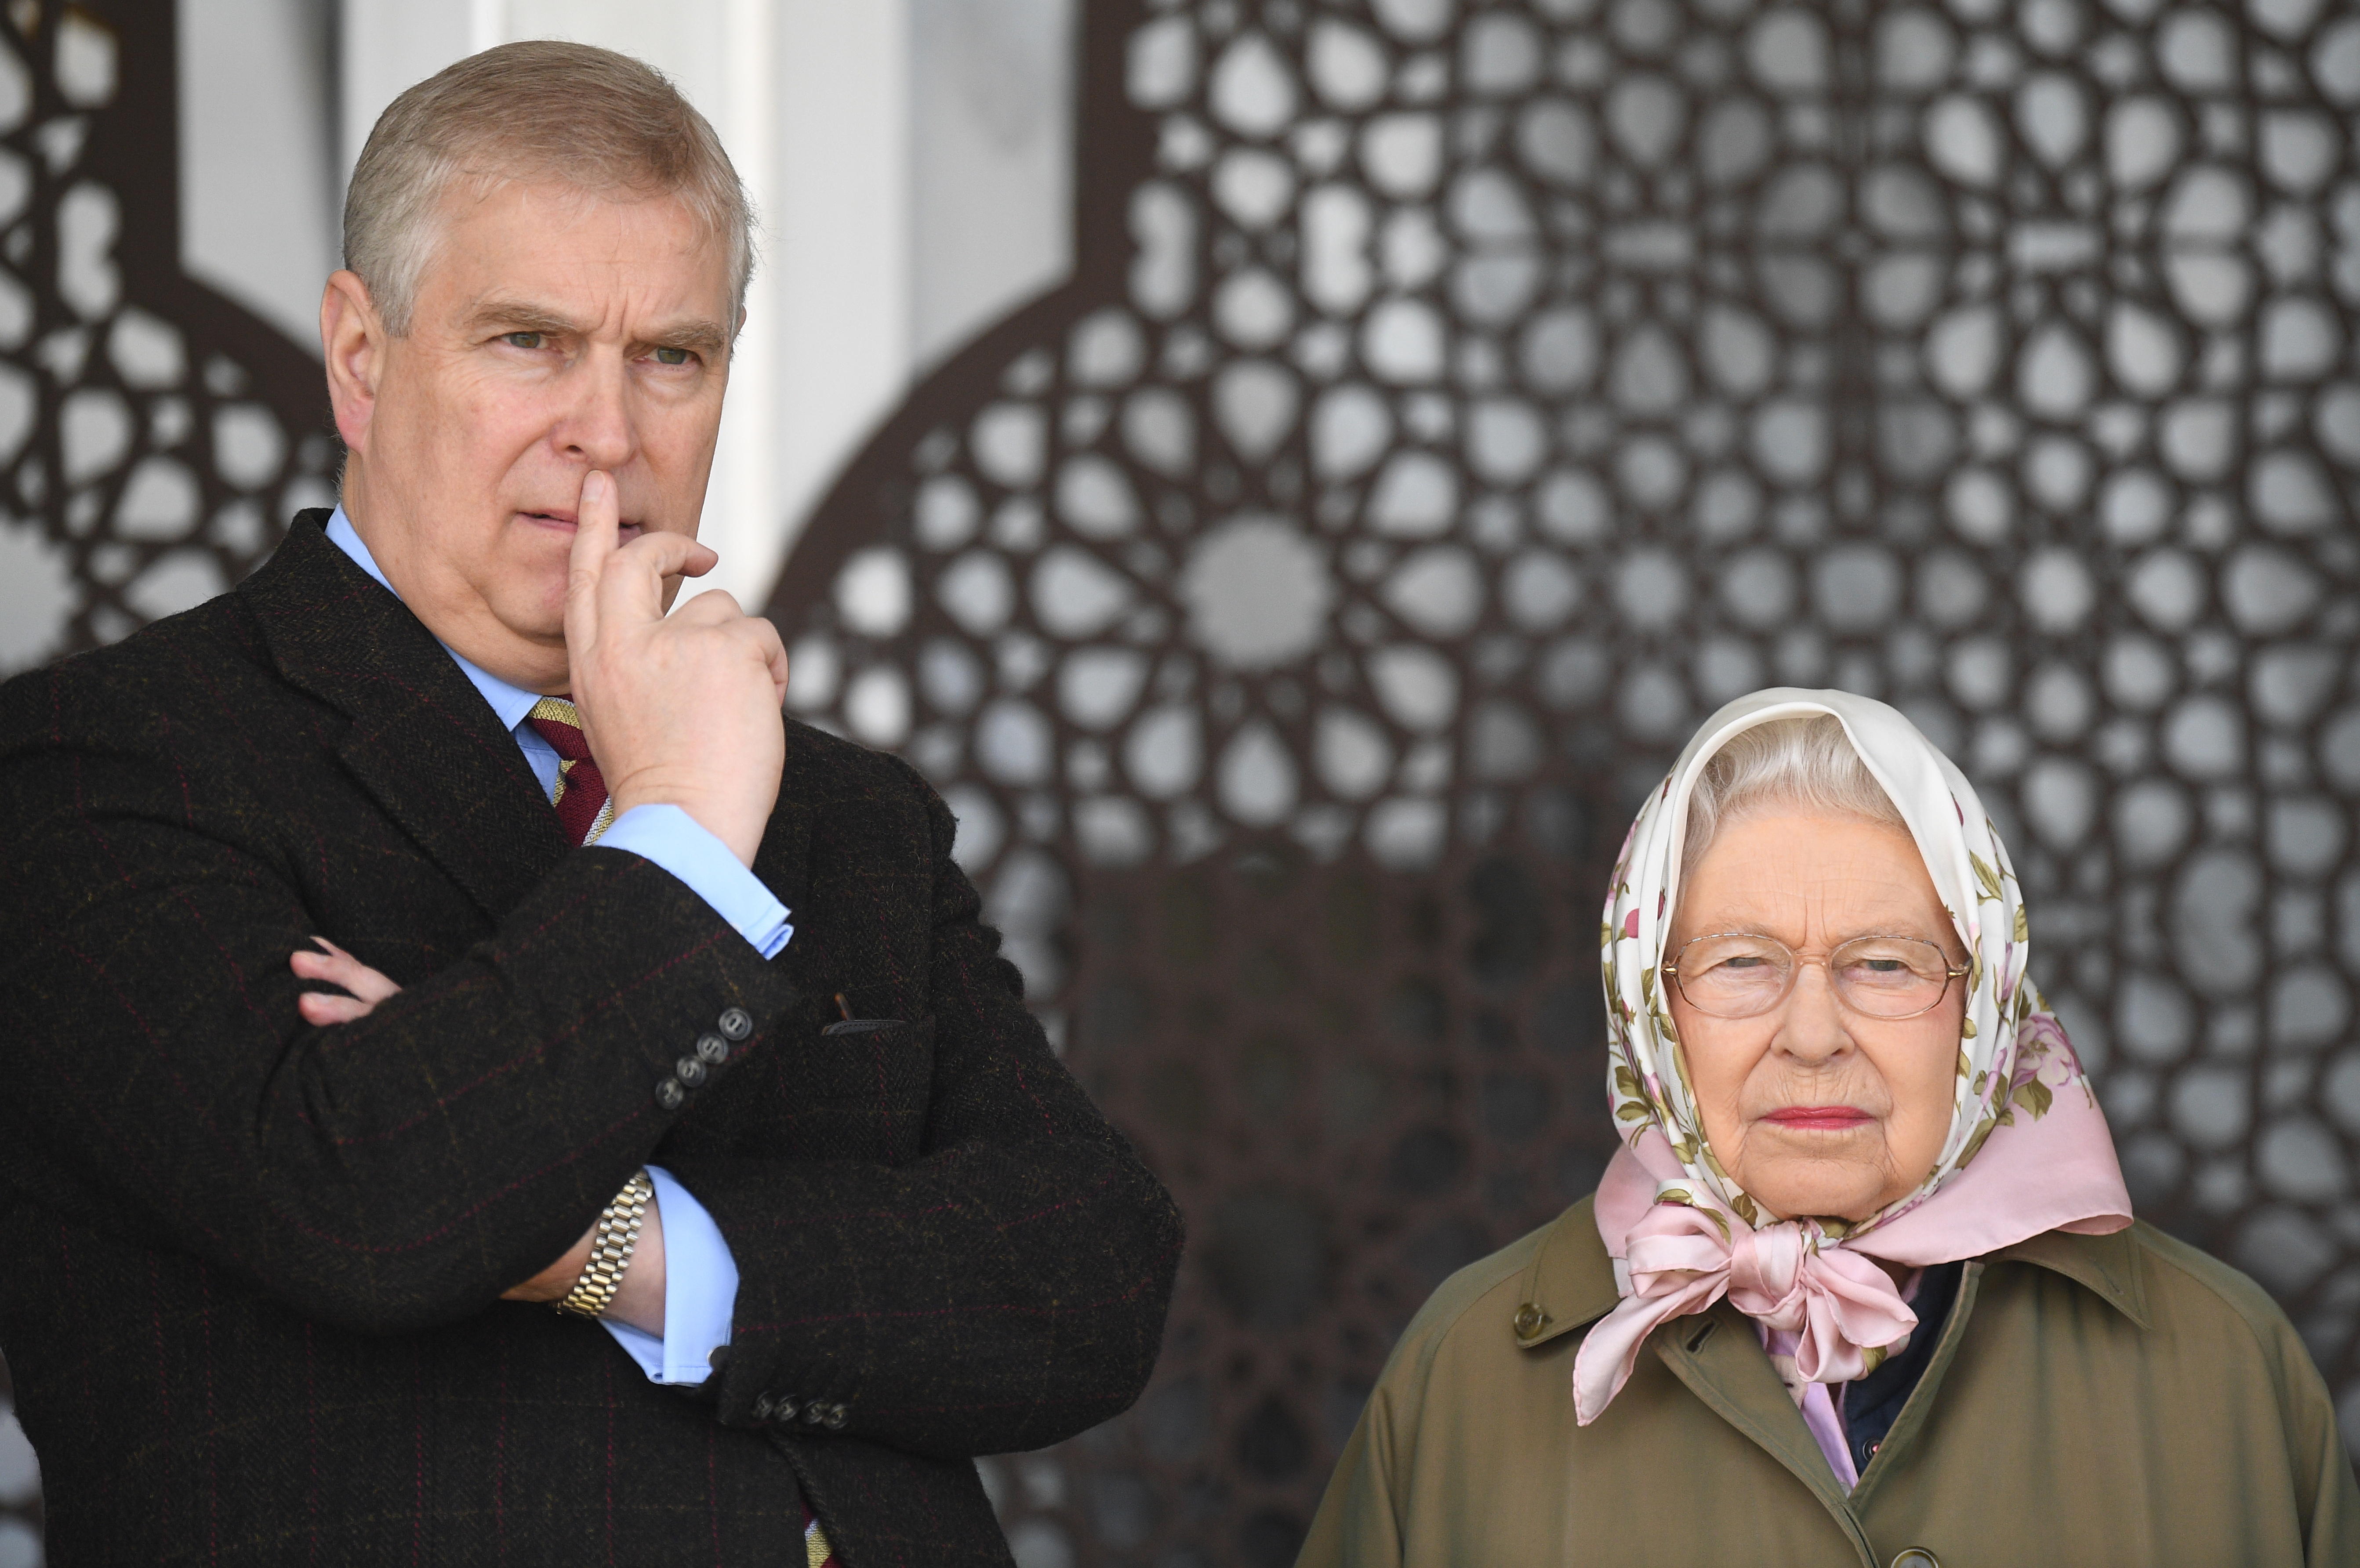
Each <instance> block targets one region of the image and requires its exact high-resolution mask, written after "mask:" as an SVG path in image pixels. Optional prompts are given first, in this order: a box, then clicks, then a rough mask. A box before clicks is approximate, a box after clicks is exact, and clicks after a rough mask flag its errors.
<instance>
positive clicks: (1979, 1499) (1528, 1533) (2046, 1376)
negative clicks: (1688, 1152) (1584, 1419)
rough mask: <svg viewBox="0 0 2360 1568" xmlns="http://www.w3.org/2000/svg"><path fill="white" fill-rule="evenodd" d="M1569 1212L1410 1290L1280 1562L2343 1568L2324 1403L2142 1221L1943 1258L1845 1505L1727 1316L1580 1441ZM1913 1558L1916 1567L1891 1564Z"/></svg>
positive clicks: (1582, 1311)
mask: <svg viewBox="0 0 2360 1568" xmlns="http://www.w3.org/2000/svg"><path fill="white" fill-rule="evenodd" d="M1615 1299H1616V1298H1615V1290H1614V1276H1613V1272H1612V1267H1611V1265H1610V1263H1609V1261H1608V1259H1607V1256H1606V1249H1605V1247H1603V1246H1602V1245H1601V1243H1600V1241H1599V1236H1598V1227H1597V1225H1596V1223H1595V1222H1594V1220H1593V1219H1592V1218H1591V1214H1590V1201H1589V1200H1588V1199H1584V1200H1583V1201H1582V1202H1580V1203H1577V1204H1575V1205H1574V1206H1573V1207H1572V1208H1571V1209H1568V1210H1567V1211H1566V1213H1565V1214H1563V1215H1561V1216H1559V1217H1558V1219H1557V1221H1556V1222H1555V1223H1554V1224H1552V1225H1547V1226H1545V1227H1544V1228H1542V1229H1540V1230H1537V1231H1535V1232H1534V1233H1533V1234H1532V1235H1530V1236H1526V1237H1524V1239H1523V1240H1522V1241H1519V1242H1517V1243H1515V1244H1514V1245H1513V1246H1512V1247H1508V1248H1507V1249H1506V1250H1504V1251H1502V1252H1498V1253H1494V1254H1493V1255H1492V1256H1491V1257H1490V1258H1485V1259H1483V1260H1482V1261H1481V1262H1480V1263H1476V1264H1473V1265H1471V1266H1470V1267H1468V1268H1466V1269H1461V1270H1460V1271H1459V1273H1458V1274H1456V1275H1454V1276H1452V1277H1451V1278H1450V1279H1448V1281H1446V1282H1445V1283H1444V1285H1443V1287H1442V1288H1441V1289H1440V1290H1437V1291H1436V1292H1435V1294H1434V1299H1433V1300H1432V1301H1428V1302H1427V1303H1426V1307H1425V1309H1424V1310H1423V1311H1422V1312H1419V1313H1418V1315H1417V1318H1416V1320H1415V1322H1413V1323H1411V1324H1410V1326H1409V1329H1408V1332H1407V1333H1405V1334H1403V1335H1402V1341H1401V1344H1400V1345H1397V1346H1395V1347H1394V1350H1393V1359H1392V1360H1391V1362H1390V1363H1388V1365H1387V1366H1386V1367H1385V1371H1384V1375H1383V1377H1382V1378H1381V1379H1379V1381H1378V1384H1377V1388H1376V1391H1375V1392H1374V1393H1373V1394H1372V1395H1371V1397H1370V1399H1369V1404H1368V1408H1367V1409H1366V1410H1363V1411H1362V1412H1361V1415H1360V1425H1359V1426H1358V1427H1357V1428H1355V1429H1354V1431H1353V1432H1352V1437H1351V1441H1350V1442H1349V1443H1348V1444H1347V1445H1346V1447H1345V1450H1344V1454H1343V1457H1342V1458H1341V1459H1340V1460H1339V1461H1338V1464H1337V1466H1336V1474H1335V1476H1334V1478H1333V1479H1332V1480H1330V1481H1329V1483H1328V1486H1327V1497H1326V1499H1325V1500H1324V1501H1323V1502H1322V1503H1321V1505H1320V1508H1319V1515H1318V1518H1317V1520H1315V1521H1314V1523H1313V1525H1312V1527H1311V1538H1310V1540H1309V1541H1308V1542H1307V1543H1306V1545H1305V1547H1304V1549H1303V1555H1302V1558H1301V1560H1300V1563H1299V1568H1342V1565H1346V1564H1349V1565H1350V1568H1380V1565H1383V1568H1391V1565H1393V1564H1402V1565H1404V1568H1476V1565H1480V1568H1541V1565H1542V1564H1547V1565H1549V1568H1572V1565H1574V1564H1582V1563H1601V1564H1603V1563H1612V1564H1615V1565H1617V1568H1624V1565H1633V1564H1642V1563H1661V1564H1666V1565H1667V1568H1710V1565H1711V1564H1716V1563H1808V1564H1820V1563H1826V1564H1846V1563H1858V1564H1860V1565H1861V1568H1886V1565H1888V1564H1890V1563H1892V1562H1893V1561H1894V1559H1895V1558H1896V1556H1898V1555H1900V1554H1901V1553H1903V1552H1907V1551H1908V1550H1909V1549H1910V1548H1912V1547H1916V1548H1921V1549H1923V1550H1924V1551H1926V1552H1929V1553H1931V1554H1932V1556H1933V1557H1934V1558H1935V1559H1936V1560H1937V1561H1938V1562H1939V1565H1940V1568H2002V1565H2005V1568H2015V1565H2020V1564H2041V1563H2059V1564H2071V1565H2073V1568H2096V1565H2098V1564H2103V1563H2120V1564H2124V1565H2125V1568H2166V1565H2169V1564H2181V1563H2184V1564H2188V1565H2190V1568H2222V1565H2223V1564H2242V1563H2256V1564H2279V1563H2284V1564H2295V1563H2311V1564H2325V1563H2335V1564H2343V1565H2360V1490H2355V1486H2354V1484H2353V1476H2352V1467H2351V1464H2350V1462H2349V1460H2348V1459H2347V1458H2346V1456H2345V1454H2344V1445H2343V1443H2342V1442H2341V1441H2340V1440H2339V1439H2338V1437H2337V1435H2336V1430H2335V1412H2334V1410H2333V1406H2332V1404H2331V1402H2330V1401H2329V1399H2328V1395H2327V1388H2326V1386H2325V1385H2324V1384H2323V1383H2322V1381H2321V1378H2320V1376H2319V1373H2318V1370H2317V1369H2316V1368H2315V1367H2313V1366H2312V1365H2311V1357H2310V1356H2309V1354H2308V1353H2307V1352H2306V1351H2305V1350H2304V1348H2303V1345H2302V1342H2301V1341H2300V1339H2298V1338H2297V1337H2296V1336H2295V1333H2294V1330H2293V1328H2292V1326H2291V1325H2289V1323H2288V1322H2287V1320H2286V1317H2285V1314H2284V1313H2282V1312H2279V1311H2278V1306H2277V1304H2276V1303H2275V1302H2273V1301H2271V1300H2270V1299H2269V1298H2268V1297H2267V1296H2266V1295H2264V1294H2263V1293H2262V1291H2261V1290H2260V1288H2259V1287H2257V1286H2256V1285H2255V1284H2254V1283H2253V1282H2252V1281H2251V1280H2249V1279H2246V1278H2245V1276H2244V1275H2242V1274H2239V1273H2238V1272H2236V1271H2235V1270H2234V1269H2230V1268H2229V1267H2227V1266H2226V1265H2225V1264H2222V1263H2219V1262H2216V1261H2214V1260H2213V1259H2212V1258H2208V1257H2206V1256H2205V1255H2204V1254H2202V1253H2201V1252H2198V1251H2197V1250H2195V1249H2194V1248H2193V1247H2187V1246H2184V1245H2182V1244H2181V1243H2180V1242H2177V1241H2174V1240H2173V1239H2171V1238H2170V1237H2169V1236H2165V1235H2164V1234H2163V1233H2161V1232H2160V1231H2158V1230H2156V1229H2155V1228H2153V1227H2152V1226H2150V1225H2134V1226H2133V1227H2132V1228H2130V1229H2129V1230H2126V1231H2122V1232H2119V1233H2117V1234H2116V1235H2114V1236H2068V1235H2065V1234H2063V1233H2061V1232H2050V1233H2049V1234H2048V1235H2046V1236H2035V1237H2034V1238H2032V1239H2031V1240H2030V1241H2027V1242H2024V1243H2021V1244H2019V1245H2017V1246H2015V1247H2008V1248H2006V1249H2005V1250H2004V1251H2000V1252H1997V1253H1994V1254H1993V1255H1991V1256H1990V1257H1988V1258H1979V1259H1976V1260H1974V1261H1972V1262H1970V1263H1969V1264H1968V1265H1967V1268H1966V1273H1965V1277H1964V1279H1962V1280H1961V1284H1960V1287H1959V1297H1958V1304H1957V1306H1956V1307H1955V1308H1954V1309H1953V1310H1952V1312H1951V1314H1950V1320H1949V1321H1948V1323H1945V1324H1943V1325H1942V1327H1941V1330H1940V1333H1941V1338H1940V1340H1939V1343H1938V1344H1937V1345H1936V1348H1935V1352H1934V1359H1933V1361H1932V1364H1931V1365H1930V1366H1929V1367H1928V1368H1927V1370H1926V1374H1925V1377H1924V1379H1923V1380H1922V1381H1921V1382H1920V1383H1919V1384H1918V1386H1917V1390H1916V1391H1915V1392H1914V1393H1913V1394H1911V1395H1910V1397H1909V1402H1908V1404H1907V1406H1906V1407H1905V1408H1904V1409H1903V1410H1902V1412H1901V1417H1900V1419H1899V1420H1898V1421H1896V1423H1895V1424H1894V1427H1893V1431H1892V1433H1891V1434H1890V1435H1889V1436H1888V1437H1887V1438H1886V1439H1885V1443H1884V1446H1883V1447H1882V1448H1881V1449H1880V1450H1879V1451H1878V1453H1877V1454H1876V1456H1875V1457H1874V1459H1873V1460H1871V1461H1870V1463H1869V1466H1868V1469H1867V1472H1866V1473H1865V1474H1864V1475H1862V1476H1861V1481H1860V1485H1859V1486H1858V1487H1857V1488H1855V1489H1853V1490H1852V1491H1851V1492H1849V1493H1847V1492H1846V1491H1845V1490H1844V1488H1843V1486H1841V1483H1839V1482H1838V1481H1837V1480H1836V1477H1835V1475H1834V1473H1833V1472H1832V1471H1831V1470H1830V1468H1829V1466H1828V1462H1827V1460H1826V1458H1825V1457H1823V1456H1822V1455H1821V1454H1820V1453H1819V1446H1818V1444H1817V1443H1814V1442H1813V1441H1812V1439H1811V1434H1810V1432H1808V1429H1806V1428H1805V1426H1804V1425H1803V1418H1802V1414H1801V1412H1800V1411H1798V1410H1797V1409H1796V1408H1795V1404H1794V1401H1793V1400H1792V1399H1790V1398H1789V1397H1788V1396H1787V1394H1786V1389H1785V1388H1783V1387H1781V1386H1780V1384H1779V1382H1778V1378H1777V1376H1776V1374H1775V1373H1774V1372H1773V1371H1772V1370H1771V1367H1770V1362H1769V1358H1768V1357H1767V1356H1765V1355H1764V1354H1763V1350H1762V1343H1761V1340H1760V1338H1759V1337H1758V1335H1757V1334H1756V1332H1755V1330H1754V1325H1753V1324H1752V1323H1750V1322H1749V1321H1747V1319H1746V1318H1744V1317H1743V1315H1742V1314H1740V1313H1739V1312H1737V1310H1736V1309H1735V1308H1734V1307H1732V1306H1731V1305H1730V1304H1729V1303H1728V1302H1727V1301H1721V1302H1720V1303H1718V1304H1716V1305H1715V1306H1714V1307H1713V1308H1712V1310H1711V1311H1710V1312H1704V1313H1699V1314H1698V1315H1696V1316H1692V1317H1685V1318H1676V1319H1674V1320H1673V1321H1672V1322H1670V1323H1666V1324H1665V1325H1664V1326H1663V1327H1662V1328H1660V1329H1658V1330H1657V1331H1656V1332H1655V1334H1654V1335H1653V1336H1652V1337H1651V1338H1650V1339H1649V1341H1648V1342H1647V1345H1645V1347H1644V1348H1643V1349H1642V1350H1641V1352H1640V1355H1639V1362H1638V1367H1637V1369H1636V1370H1635V1371H1634V1372H1633V1374H1632V1375H1631V1380H1630V1382H1629V1383H1628V1384H1627V1385H1625V1386H1624V1388H1623V1389H1622V1393H1621V1394H1619V1395H1618V1396H1616V1398H1615V1399H1614V1402H1613V1403H1612V1405H1611V1406H1609V1407H1608V1408H1607V1410H1606V1411H1605V1413H1603V1414H1602V1415H1601V1416H1600V1417H1599V1419H1598V1420H1597V1421H1595V1422H1594V1423H1593V1424H1591V1425H1590V1426H1589V1427H1587V1428H1584V1427H1579V1426H1576V1425H1575V1424H1574V1419H1573V1394H1572V1386H1571V1378H1572V1374H1573V1358H1574V1354H1575V1352H1576V1351H1577V1350H1578V1349H1579V1347H1580V1345H1581V1341H1582V1337H1583V1335H1582V1332H1581V1331H1582V1330H1584V1329H1585V1328H1587V1326H1588V1325H1589V1324H1590V1323H1594V1322H1595V1321H1596V1320H1597V1319H1598V1318H1599V1317H1601V1315H1603V1314H1604V1313H1605V1312H1608V1311H1610V1310H1611V1309H1612V1307H1613V1305H1614V1303H1615ZM1910 1561H1911V1563H1913V1564H1915V1563H1920V1562H1921V1561H1922V1560H1920V1559H1915V1558H1913V1559H1911V1560H1910Z"/></svg>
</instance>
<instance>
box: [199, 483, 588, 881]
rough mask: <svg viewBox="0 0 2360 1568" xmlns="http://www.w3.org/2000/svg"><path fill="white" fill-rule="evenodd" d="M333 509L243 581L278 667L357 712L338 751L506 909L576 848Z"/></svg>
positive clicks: (394, 810)
mask: <svg viewBox="0 0 2360 1568" xmlns="http://www.w3.org/2000/svg"><path fill="white" fill-rule="evenodd" d="M327 518H328V514H327V513H326V512H324V511H307V512H303V513H300V514H299V515H298V516H297V517H296V519H295V523H294V526H293V527H292V528H290V530H289V531H288V535H287V539H286V542H285V543H283V544H281V545H280V546H279V550H278V552H277V553H276V554H275V555H273V556H272V557H271V558H270V560H269V561H268V562H267V563H265V564H264V566H263V567H262V569H261V570H260V571H258V572H256V573H255V574H254V575H253V576H252V577H250V578H248V579H247V580H246V583H244V584H243V585H242V586H241V587H240V589H239V593H241V594H242V595H243V596H244V598H245V600H246V604H247V605H248V606H249V607H250V608H251V609H252V610H253V612H254V615H255V618H256V620H257V623H258V624H259V626H261V629H262V635H263V637H264V640H265V641H266V642H267V643H268V646H269V648H270V654H271V658H272V659H273V660H274V661H275V662H276V663H277V665H278V667H279V673H280V674H281V675H282V676H283V677H285V679H286V680H287V681H288V682H289V683H290V684H291V685H293V686H294V687H296V688H297V689H298V690H300V691H306V692H308V693H310V694H311V696H313V697H316V698H318V699H319V700H320V701H321V702H325V703H327V704H328V705H329V706H330V707H332V708H334V709H335V710H337V711H338V712H339V713H344V715H345V716H346V717H348V718H349V719H350V720H351V721H352V725H351V728H350V729H348V730H347V731H346V732H345V734H344V738H343V740H342V741H341V743H340V744H339V745H338V746H337V755H338V757H339V758H340V759H341V760H342V762H343V763H344V768H345V769H346V771H348V772H349V773H351V774H352V776H353V777H354V779H355V780H357V781H358V782H359V784H360V785H361V787H362V788H363V789H366V790H367V791H368V792H369V794H370V795H371V796H372V797H374V798H375V799H376V800H377V803H378V804H379V805H380V806H382V807H383V808H384V809H385V811H386V812H387V814H388V815H389V816H390V817H392V818H393V820H394V821H395V822H399V824H400V825H401V827H402V829H403V831H404V832H406V833H409V834H410V837H411V838H413V839H415V840H416V841H417V842H418V844H419V845H420V847H421V848H422V849H423V850H424V851H425V852H426V853H427V855H429V856H430V857H432V859H433V861H434V862H435V864H436V865H437V866H440V867H441V868H442V869H443V872H444V874H445V875H447V876H449V877H451V879H452V880H453V882H455V883H457V884H458V885H459V886H460V887H463V888H464V889H465V890H466V892H467V894H468V896H469V897H470V898H473V899H475V902H476V903H477V904H478V905H479V906H481V907H482V908H483V909H484V911H485V912H486V914H488V915H491V916H492V917H493V918H494V919H497V918H499V917H501V916H503V915H505V914H506V913H507V912H508V910H509V909H513V908H514V907H515V906H516V905H517V904H518V903H519V901H520V900H521V899H522V898H524V896H525V895H526V894H527V893H529V892H530V891H531V890H532V888H533V887H535V886H536V885H537V884H538V883H539V882H540V881H541V879H542V878H543V877H547V876H548V875H549V873H550V872H551V871H552V870H553V869H555V867H556V866H557V863H558V862H559V861H560V860H561V859H562V858H563V856H564V855H565V852H566V850H567V848H568V847H569V846H568V844H566V841H565V834H564V832H563V829H561V828H560V827H559V826H558V823H557V814H556V813H555V812H554V811H551V810H550V809H549V800H548V797H547V796H545V795H543V794H542V793H541V785H540V781H539V780H537V779H534V777H533V775H532V769H531V768H530V767H529V766H528V765H527V764H526V762H525V760H524V754H523V753H522V752H521V751H520V750H519V748H518V746H517V744H516V739H515V737H514V736H513V735H510V734H508V731H506V730H505V729H503V728H502V727H501V725H500V722H499V719H498V718H497V715H495V714H494V713H493V712H492V710H491V707H490V705H489V704H488V703H486V702H485V701H484V698H483V694H482V693H481V692H479V691H476V690H475V687H474V686H473V685H472V684H470V683H469V681H468V680H467V677H466V676H465V674H464V673H463V672H462V671H461V670H460V669H459V666H458V664H457V662H456V661H455V660H453V659H452V657H451V655H450V653H449V651H448V650H447V649H445V648H443V645H442V644H441V643H439V642H437V641H436V640H435V638H434V635H433V633H432V632H430V631H428V630H427V629H426V626H425V625H424V623H422V622H421V621H420V620H419V619H418V617H417V616H416V615H412V614H411V613H410V611H409V609H408V608H406V607H405V606H404V605H403V604H402V603H401V601H400V600H399V599H397V598H396V597H394V595H393V594H392V593H390V592H389V591H388V590H387V589H386V588H385V587H384V586H383V585H381V584H380V583H377V582H376V581H374V580H373V579H372V578H370V576H369V575H368V574H367V573H366V572H363V571H362V570H361V568H360V567H359V566H358V565H357V564H356V563H355V562H354V561H353V560H352V559H351V558H350V557H348V556H347V555H345V554H344V551H342V550H338V549H337V548H336V547H335V546H334V545H333V543H331V542H330V541H329V539H328V537H327V535H326V533H325V532H324V531H323V529H324V527H325V525H326V522H327Z"/></svg>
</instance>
